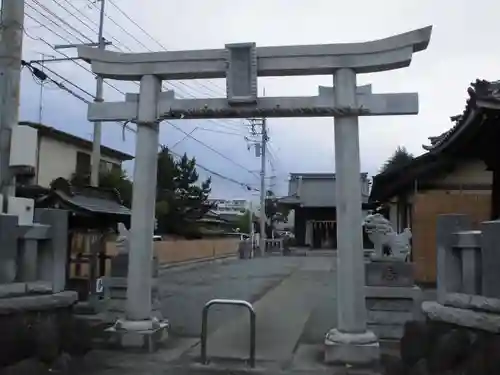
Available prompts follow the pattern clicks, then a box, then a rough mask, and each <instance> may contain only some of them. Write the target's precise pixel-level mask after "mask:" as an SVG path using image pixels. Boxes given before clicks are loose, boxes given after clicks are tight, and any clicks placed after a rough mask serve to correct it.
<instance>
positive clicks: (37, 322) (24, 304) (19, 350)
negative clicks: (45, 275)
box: [0, 292, 91, 373]
mask: <svg viewBox="0 0 500 375" xmlns="http://www.w3.org/2000/svg"><path fill="white" fill-rule="evenodd" d="M75 301H76V293H74V292H62V293H57V294H43V293H35V294H30V295H23V296H17V295H9V296H2V298H0V347H1V348H2V349H1V350H0V369H1V371H3V370H4V369H5V368H6V367H8V366H11V365H14V366H17V365H18V364H20V363H22V362H24V360H31V361H33V360H34V361H36V362H38V363H40V364H42V365H44V366H46V367H52V366H53V365H54V364H55V363H57V361H58V359H59V358H60V357H61V356H66V357H68V356H83V355H85V354H86V353H87V351H89V350H90V348H91V341H90V334H89V329H88V327H87V325H86V324H85V323H84V322H81V321H77V320H75V318H74V316H73V313H72V308H73V303H74V302H75ZM13 370H15V368H14V369H13ZM13 373H16V372H13Z"/></svg>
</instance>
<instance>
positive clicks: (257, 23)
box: [20, 0, 500, 198]
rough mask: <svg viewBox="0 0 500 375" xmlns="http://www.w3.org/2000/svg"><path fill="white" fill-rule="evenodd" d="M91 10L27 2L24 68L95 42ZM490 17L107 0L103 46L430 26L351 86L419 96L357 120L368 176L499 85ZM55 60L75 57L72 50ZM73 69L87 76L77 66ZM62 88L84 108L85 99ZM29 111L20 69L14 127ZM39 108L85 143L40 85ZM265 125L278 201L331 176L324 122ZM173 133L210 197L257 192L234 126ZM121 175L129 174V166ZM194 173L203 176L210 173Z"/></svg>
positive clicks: (181, 91)
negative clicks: (400, 63) (295, 175)
mask: <svg viewBox="0 0 500 375" xmlns="http://www.w3.org/2000/svg"><path fill="white" fill-rule="evenodd" d="M94 2H95V1H92V0H26V4H27V6H26V14H27V15H29V16H28V17H26V37H25V38H24V56H23V57H24V59H25V60H31V59H39V58H40V56H41V55H40V53H45V54H47V55H51V56H52V57H62V56H61V55H60V54H59V53H58V52H56V51H54V50H52V49H51V48H50V47H49V46H48V45H47V44H46V43H45V42H47V43H49V44H51V45H53V44H63V43H66V44H67V43H68V41H69V42H71V43H78V42H79V40H84V36H86V37H88V38H91V39H93V40H94V39H96V36H95V34H96V32H97V31H96V26H95V24H97V22H98V10H97V8H96V6H94V5H92V4H93V3H94ZM70 4H72V5H73V7H72V6H71V5H70ZM139 4H140V5H139ZM97 6H100V3H97ZM64 8H65V9H66V10H65V9H64ZM120 10H121V11H120ZM68 11H70V12H71V13H73V15H76V18H75V17H74V16H72V15H70V14H69V13H68ZM77 11H78V12H77ZM499 12H500V3H498V1H496V0H475V1H470V0H453V1H452V0H441V1H438V0H432V1H431V0H404V1H403V0H378V1H373V0H351V1H346V2H344V1H332V0H252V1H241V0H182V1H181V0H177V1H175V0H168V1H167V0H141V1H138V0H108V1H107V4H106V14H107V17H106V18H105V36H106V38H107V39H108V40H111V41H112V42H113V43H114V47H110V49H115V50H116V49H117V48H119V49H121V50H128V49H130V50H132V51H134V52H136V51H137V52H139V51H145V50H147V49H149V50H161V49H162V46H163V47H165V48H167V49H168V50H187V49H204V48H223V47H224V44H226V43H233V42H256V43H257V46H271V45H293V44H321V43H337V42H358V41H368V40H373V39H379V38H384V37H388V36H391V35H394V34H398V33H402V32H406V31H410V30H413V29H417V28H421V27H424V26H427V25H433V26H434V29H433V34H432V38H431V43H430V45H429V47H428V49H427V50H426V51H423V52H420V53H418V54H416V55H414V58H413V62H412V64H411V65H410V67H408V68H405V69H400V70H396V71H390V72H384V73H376V74H366V75H361V76H359V78H358V83H359V84H367V83H371V84H373V91H374V92H381V93H382V92H387V93H390V92H418V93H419V96H420V97H419V100H420V113H419V115H416V116H399V117H394V116H393V117H379V118H368V117H365V118H361V119H360V144H361V168H362V171H364V172H368V173H369V175H374V174H376V173H377V171H378V169H379V168H380V166H381V164H382V163H383V162H384V161H385V160H386V159H387V158H388V157H389V156H390V155H391V153H392V152H393V151H394V150H395V148H396V147H397V146H405V147H407V148H408V150H409V151H410V152H412V153H414V154H415V155H418V154H421V153H422V152H423V149H422V147H421V146H422V144H427V143H428V140H427V137H429V136H435V135H438V134H440V133H441V132H443V131H445V130H447V129H448V128H449V127H450V126H451V125H452V124H451V122H450V120H449V118H450V116H452V115H456V114H458V113H460V112H462V110H463V109H464V106H465V100H466V98H467V94H466V89H467V87H468V86H469V84H470V82H472V81H474V80H475V79H476V78H482V79H487V80H497V79H500V64H499V58H500V44H499V43H496V42H495V41H494V40H493V39H492V38H494V37H495V36H498V35H499V32H498V31H499V30H498V28H499V26H498V14H499ZM124 14H126V15H127V16H128V17H126V16H125V15H124ZM33 18H34V19H36V20H37V21H38V22H39V23H38V22H36V21H34V20H33ZM129 18H130V19H129ZM65 22H66V23H67V24H65ZM134 23H137V24H138V25H139V26H140V27H141V28H142V29H143V30H141V29H140V28H139V27H138V26H137V25H135V24H134ZM40 24H43V25H45V27H44V26H41V25H40ZM68 24H69V25H71V27H70V26H68ZM47 27H48V28H50V29H51V30H52V31H50V30H47ZM144 31H145V32H147V33H148V34H150V35H149V36H148V35H147V34H146V33H145V32H144ZM55 33H57V34H59V35H56V34H55ZM85 41H86V40H85ZM62 52H64V53H66V54H67V55H68V56H75V51H74V50H71V49H69V50H64V51H62ZM46 58H51V57H46ZM80 64H82V65H83V66H85V67H87V68H88V66H87V65H86V64H85V63H83V62H80ZM47 66H48V67H49V68H50V69H52V70H53V71H55V72H56V73H58V74H60V75H61V76H63V77H64V78H66V79H68V80H70V81H72V82H74V83H75V84H77V85H78V86H80V87H81V88H82V89H84V90H86V91H88V92H89V93H91V94H94V93H95V79H94V77H93V76H92V75H91V74H90V73H88V72H86V71H85V70H83V69H82V68H81V67H79V66H77V65H76V64H74V63H72V62H65V63H50V65H47ZM48 73H49V74H50V76H51V77H52V78H54V79H56V80H58V81H62V79H61V78H59V77H57V76H56V75H55V74H52V73H50V72H48ZM109 83H111V84H112V85H113V86H115V87H116V88H118V89H119V90H120V91H123V92H132V91H135V92H136V91H137V90H138V87H137V85H133V84H130V83H125V84H124V83H120V82H114V81H109ZM331 84H332V77H329V76H321V77H316V76H315V77H293V78H292V77H283V78H266V79H259V90H260V92H261V93H262V90H263V88H265V92H266V95H267V96H277V95H290V96H291V95H315V94H316V93H317V86H318V85H331ZM66 85H67V86H68V87H69V88H72V89H73V90H74V91H75V92H77V93H78V94H79V95H82V96H84V97H85V98H87V99H89V96H88V95H87V94H85V93H82V92H81V91H79V90H78V89H76V88H74V87H71V86H70V85H69V84H68V83H66ZM174 85H175V86H174V87H175V90H176V95H177V96H179V97H207V96H223V95H224V90H223V88H224V82H223V81H221V80H209V81H195V82H190V81H185V82H181V83H179V82H177V83H174ZM170 87H171V86H170ZM104 96H105V100H109V101H112V100H114V101H119V100H122V99H123V95H122V94H121V93H119V92H118V91H116V90H115V89H113V88H111V87H109V86H105V95H104ZM39 103H40V86H39V85H38V84H37V83H35V82H34V80H33V78H32V77H31V75H30V74H29V72H26V71H25V72H23V81H22V91H21V113H20V118H21V120H32V121H38V120H39ZM42 108H43V110H42V122H43V123H44V124H47V125H50V126H53V127H56V128H59V129H62V130H65V131H68V132H70V133H73V134H76V135H79V136H82V137H85V138H87V139H90V138H91V134H92V124H91V123H89V122H88V121H87V120H86V110H87V106H86V104H85V103H83V102H82V101H80V100H78V99H76V98H74V97H72V96H71V95H70V94H68V93H66V92H64V91H62V90H60V89H58V88H56V87H55V86H54V85H44V90H43V100H42ZM268 124H269V132H270V137H271V141H270V150H271V158H270V159H271V162H272V163H269V165H268V174H269V175H274V176H276V178H275V179H274V183H275V189H276V190H277V192H278V194H286V192H287V181H286V179H287V176H288V174H289V173H290V172H334V171H335V162H334V136H333V119H329V118H320V119H305V118H301V119H270V120H269V121H268ZM175 125H176V126H179V127H182V129H184V130H185V131H186V132H191V131H192V130H193V129H195V128H198V129H196V130H194V132H193V133H191V134H192V136H193V137H194V138H196V139H197V140H198V141H196V140H194V139H191V138H185V135H184V134H182V133H181V132H180V131H178V130H176V129H175V128H174V127H172V126H171V125H169V124H166V123H164V124H162V126H161V134H160V139H161V143H163V144H166V145H168V146H173V145H175V147H174V151H175V152H178V153H184V152H187V153H188V155H189V156H195V157H196V159H197V161H198V162H199V163H200V165H201V166H203V167H206V168H208V169H210V170H212V171H215V172H218V173H219V174H221V175H223V176H224V177H226V179H224V178H222V177H217V176H214V177H213V195H214V196H217V197H220V198H223V197H224V198H225V197H242V198H247V197H250V196H251V193H249V192H248V191H246V189H244V188H243V187H242V186H241V185H239V184H237V183H235V182H234V181H229V180H235V181H238V182H241V183H242V184H248V185H250V186H252V187H255V188H258V183H259V181H258V177H257V176H258V173H257V172H258V169H259V167H260V163H259V160H258V159H257V158H256V157H255V154H254V151H253V150H248V142H247V141H246V140H245V136H249V129H248V127H246V126H245V123H244V122H243V121H239V120H213V121H180V122H175ZM104 128H105V129H104V132H103V133H104V135H103V144H106V145H108V146H111V147H115V148H117V149H120V150H123V151H126V152H129V153H132V154H133V153H134V147H135V137H134V134H133V133H130V132H125V137H123V132H122V128H121V127H120V125H119V124H117V123H106V124H104ZM204 129H208V130H209V131H207V130H204ZM226 133H230V134H226ZM183 138H185V139H184V140H183ZM202 143H204V144H205V145H203V144H202ZM206 145H208V146H209V147H207V146H206ZM214 150H216V151H217V152H215V151H214ZM220 154H222V155H223V156H221V155H220ZM128 168H129V171H130V173H132V169H131V166H130V165H129V166H128ZM200 172H201V174H202V175H203V176H207V175H208V174H209V173H207V172H205V171H203V170H200Z"/></svg>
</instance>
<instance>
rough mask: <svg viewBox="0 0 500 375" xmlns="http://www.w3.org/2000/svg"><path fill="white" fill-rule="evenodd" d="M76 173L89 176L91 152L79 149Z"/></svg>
mask: <svg viewBox="0 0 500 375" xmlns="http://www.w3.org/2000/svg"><path fill="white" fill-rule="evenodd" d="M75 173H76V174H77V175H80V176H87V175H89V174H90V154H87V153H85V152H82V151H77V153H76V166H75Z"/></svg>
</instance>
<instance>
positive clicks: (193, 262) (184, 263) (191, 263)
mask: <svg viewBox="0 0 500 375" xmlns="http://www.w3.org/2000/svg"><path fill="white" fill-rule="evenodd" d="M236 258H237V254H226V255H221V256H219V257H215V258H214V257H210V258H198V259H193V260H187V261H182V262H176V263H167V264H161V265H159V266H158V270H159V271H164V270H167V269H171V268H179V267H183V266H194V265H197V264H200V265H201V264H202V263H211V262H220V261H223V260H229V259H236Z"/></svg>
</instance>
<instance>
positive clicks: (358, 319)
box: [325, 68, 380, 364]
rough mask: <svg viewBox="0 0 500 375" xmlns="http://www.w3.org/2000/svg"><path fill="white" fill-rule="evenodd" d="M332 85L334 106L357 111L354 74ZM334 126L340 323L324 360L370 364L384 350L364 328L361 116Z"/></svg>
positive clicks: (346, 72)
mask: <svg viewBox="0 0 500 375" xmlns="http://www.w3.org/2000/svg"><path fill="white" fill-rule="evenodd" d="M333 81H334V87H333V91H334V95H333V96H334V100H335V104H336V105H338V106H339V107H345V108H358V103H357V100H356V73H355V71H354V70H352V69H347V68H343V69H338V70H337V71H335V73H334V79H333ZM334 124H335V173H336V180H337V183H336V184H335V186H336V202H337V249H338V251H337V268H336V272H337V285H336V286H337V301H336V302H337V319H338V321H337V327H336V328H333V329H331V330H330V331H329V332H327V334H326V337H325V361H326V362H327V363H336V362H343V363H352V364H356V363H369V362H375V361H377V360H378V359H379V357H380V349H379V343H378V339H377V337H376V336H375V334H374V333H373V332H371V331H368V330H367V324H366V321H367V319H366V305H365V297H364V296H365V293H364V288H365V270H364V266H365V263H364V259H363V258H364V254H363V235H362V231H361V222H362V219H363V218H362V209H361V205H362V199H361V197H362V194H361V182H360V175H361V163H360V148H359V125H358V116H357V114H354V115H349V114H347V115H346V116H336V117H335V118H334Z"/></svg>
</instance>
